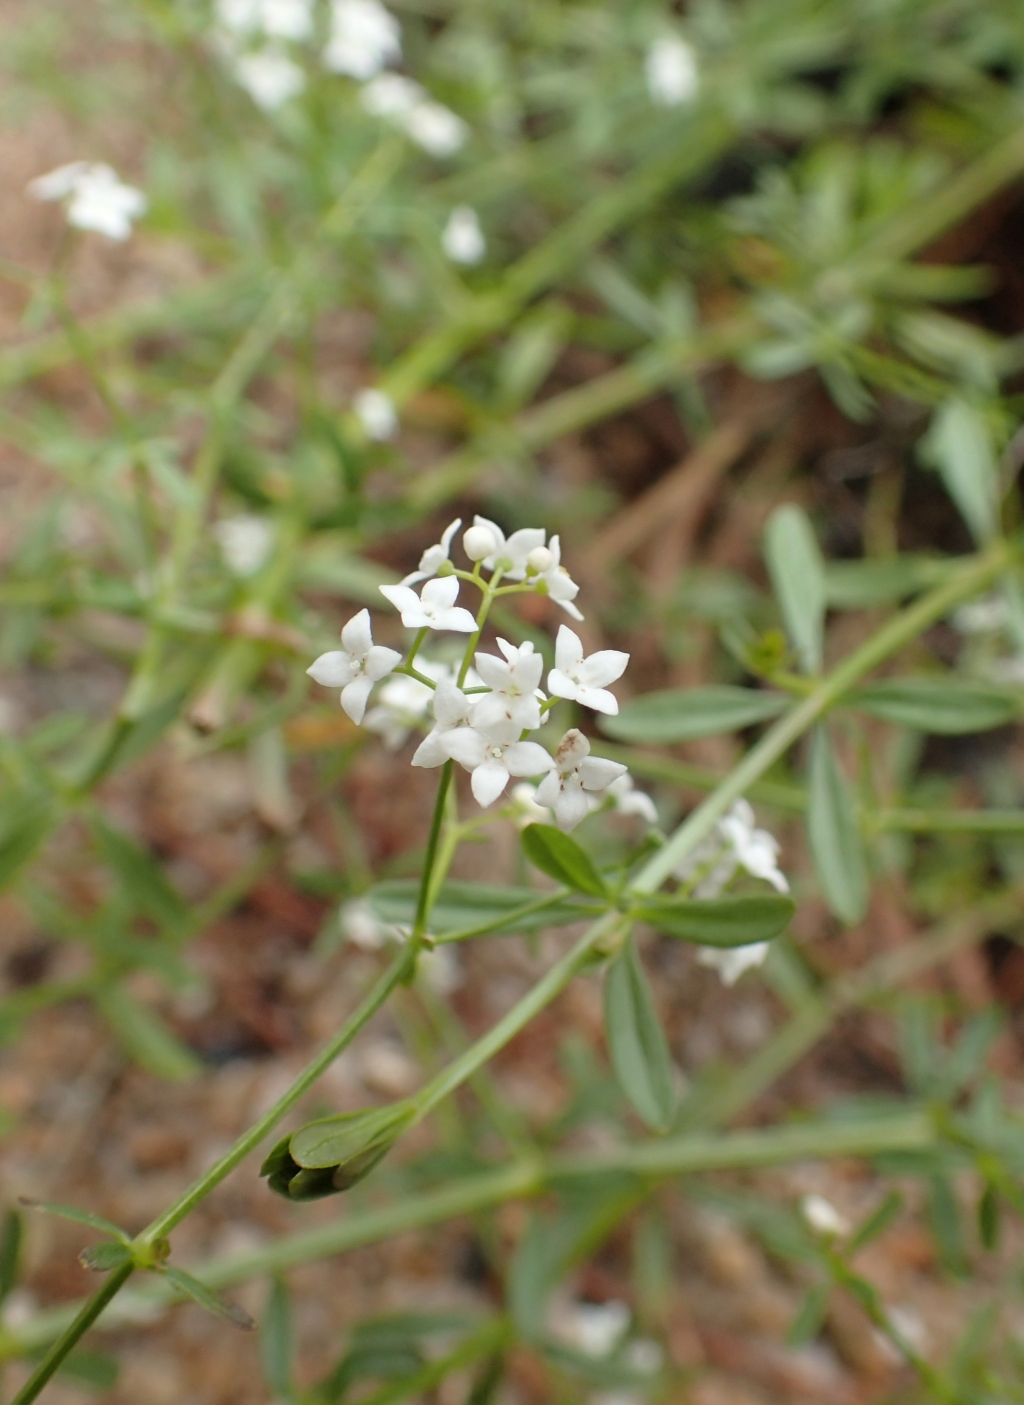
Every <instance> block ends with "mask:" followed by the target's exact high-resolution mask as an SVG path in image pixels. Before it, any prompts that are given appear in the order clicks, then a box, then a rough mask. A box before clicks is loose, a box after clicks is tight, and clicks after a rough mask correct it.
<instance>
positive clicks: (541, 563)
mask: <svg viewBox="0 0 1024 1405" xmlns="http://www.w3.org/2000/svg"><path fill="white" fill-rule="evenodd" d="M554 561H555V558H554V557H553V556H552V555H551V552H550V551H549V550H548V548H547V547H546V546H535V547H534V548H533V550H532V551H531V552H530V554H529V556H528V557H527V558H526V570H527V574H528V575H531V576H541V575H543V574H544V572H545V571H550V570H551V567H552V566H553V565H554Z"/></svg>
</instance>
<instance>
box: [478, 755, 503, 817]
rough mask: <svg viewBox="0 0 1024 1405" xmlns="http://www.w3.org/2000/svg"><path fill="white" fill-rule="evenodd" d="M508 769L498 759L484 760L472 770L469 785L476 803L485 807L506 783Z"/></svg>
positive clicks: (495, 797)
mask: <svg viewBox="0 0 1024 1405" xmlns="http://www.w3.org/2000/svg"><path fill="white" fill-rule="evenodd" d="M508 775H509V773H508V771H506V769H505V767H504V766H503V765H502V764H501V762H500V761H485V762H484V763H483V765H482V766H477V768H476V769H475V770H474V772H473V779H472V781H471V782H470V787H471V789H472V791H473V795H474V797H475V799H476V802H477V804H478V805H480V806H481V807H482V808H483V809H486V808H487V806H488V805H491V804H493V802H494V801H495V800H497V798H498V796H499V795H500V794H501V792H502V791H503V790H504V789H505V787H506V786H507V785H508Z"/></svg>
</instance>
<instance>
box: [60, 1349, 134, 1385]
mask: <svg viewBox="0 0 1024 1405" xmlns="http://www.w3.org/2000/svg"><path fill="white" fill-rule="evenodd" d="M120 1369H121V1368H120V1365H119V1363H118V1361H117V1358H116V1357H114V1356H111V1355H109V1354H108V1353H107V1352H105V1351H83V1350H81V1349H79V1350H78V1351H73V1352H72V1353H71V1355H70V1356H68V1357H66V1358H65V1360H64V1361H63V1362H62V1364H61V1367H60V1374H61V1375H62V1376H63V1377H64V1378H65V1379H66V1380H69V1381H77V1382H78V1384H79V1385H84V1386H86V1387H87V1388H88V1389H89V1390H98V1391H108V1390H113V1389H114V1386H115V1385H116V1384H117V1377H118V1373H119V1371H120Z"/></svg>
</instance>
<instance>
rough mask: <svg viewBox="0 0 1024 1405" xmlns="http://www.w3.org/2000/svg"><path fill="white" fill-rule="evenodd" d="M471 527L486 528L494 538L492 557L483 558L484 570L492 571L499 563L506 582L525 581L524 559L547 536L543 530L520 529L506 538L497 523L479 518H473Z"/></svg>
mask: <svg viewBox="0 0 1024 1405" xmlns="http://www.w3.org/2000/svg"><path fill="white" fill-rule="evenodd" d="M473 526H474V527H484V528H486V530H487V531H488V532H490V534H491V536H492V537H493V538H494V552H493V553H492V555H490V556H485V557H484V561H483V564H484V567H485V569H486V570H488V571H493V570H494V569H495V567H496V566H497V565H498V563H499V562H501V563H502V567H503V575H504V576H505V579H506V580H510V581H521V580H525V579H526V558H527V557H528V556H529V554H530V552H531V551H535V550H536V549H537V547H539V546H543V545H544V538H545V536H546V535H547V533H546V532H545V531H544V528H543V527H520V529H519V531H518V532H513V533H512V535H511V536H510V537H506V536H505V533H504V532H503V531H502V530H501V528H500V527H499V526H498V524H497V522H492V521H491V520H490V519H489V518H487V517H479V516H477V517H474V518H473Z"/></svg>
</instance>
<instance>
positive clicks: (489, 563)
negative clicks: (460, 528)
mask: <svg viewBox="0 0 1024 1405" xmlns="http://www.w3.org/2000/svg"><path fill="white" fill-rule="evenodd" d="M473 526H474V527H486V528H487V530H488V531H489V532H490V533H491V534H492V535H493V537H494V540H495V542H496V544H497V545H496V555H498V556H500V555H501V554H502V551H503V549H504V546H505V533H504V532H503V531H502V530H501V528H500V527H499V526H498V524H497V522H492V521H491V519H490V518H489V517H481V516H480V515H479V513H478V514H477V515H476V516H475V517H474V518H473ZM484 565H485V566H486V567H487V569H488V570H489V571H493V570H494V557H493V556H489V557H488V558H487V560H486V561H485V562H484Z"/></svg>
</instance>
